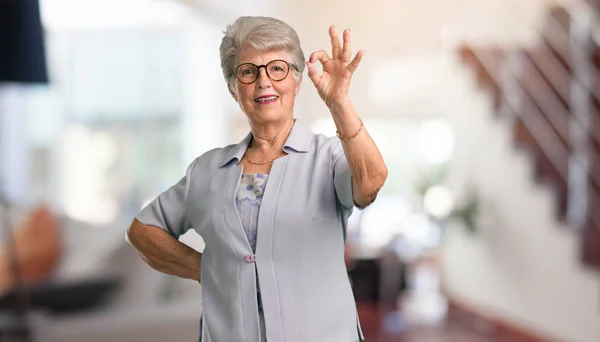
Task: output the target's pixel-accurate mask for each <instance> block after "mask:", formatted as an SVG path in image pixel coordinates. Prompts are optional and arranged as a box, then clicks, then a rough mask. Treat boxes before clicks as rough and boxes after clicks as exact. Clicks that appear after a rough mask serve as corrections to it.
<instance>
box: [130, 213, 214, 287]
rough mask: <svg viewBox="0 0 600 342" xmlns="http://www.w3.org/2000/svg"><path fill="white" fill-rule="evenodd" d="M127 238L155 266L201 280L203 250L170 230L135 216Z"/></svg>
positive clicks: (143, 258)
mask: <svg viewBox="0 0 600 342" xmlns="http://www.w3.org/2000/svg"><path fill="white" fill-rule="evenodd" d="M127 241H128V242H129V244H131V245H132V246H133V247H134V248H135V249H136V250H137V252H138V254H139V255H140V257H141V258H142V260H144V262H145V263H146V264H148V266H150V267H152V268H153V269H155V270H157V271H159V272H163V273H167V274H171V275H174V276H177V277H180V278H186V279H193V280H197V281H200V262H201V260H202V254H201V253H198V252H197V251H196V250H195V249H193V248H191V247H189V246H187V245H186V244H184V243H182V242H180V241H179V240H177V239H176V238H175V237H173V236H172V235H171V234H169V233H168V232H167V231H165V230H162V229H160V228H157V227H153V226H148V225H145V224H142V223H140V222H139V221H138V220H135V219H134V220H133V222H132V223H131V226H130V227H129V229H128V230H127Z"/></svg>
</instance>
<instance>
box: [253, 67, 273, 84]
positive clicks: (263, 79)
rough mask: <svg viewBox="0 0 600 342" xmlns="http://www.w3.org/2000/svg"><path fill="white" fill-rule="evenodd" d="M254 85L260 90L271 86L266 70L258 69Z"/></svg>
mask: <svg viewBox="0 0 600 342" xmlns="http://www.w3.org/2000/svg"><path fill="white" fill-rule="evenodd" d="M256 83H257V84H258V86H259V87H260V88H267V87H270V86H271V79H270V78H269V75H268V74H267V69H265V68H260V69H259V70H258V79H257V80H256Z"/></svg>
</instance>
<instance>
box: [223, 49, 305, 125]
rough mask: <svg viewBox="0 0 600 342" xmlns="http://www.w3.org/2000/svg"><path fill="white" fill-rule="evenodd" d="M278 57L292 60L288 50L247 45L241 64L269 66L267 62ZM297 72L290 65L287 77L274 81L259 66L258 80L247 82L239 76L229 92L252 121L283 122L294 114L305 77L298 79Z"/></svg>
mask: <svg viewBox="0 0 600 342" xmlns="http://www.w3.org/2000/svg"><path fill="white" fill-rule="evenodd" d="M276 59H280V60H284V61H286V62H288V63H291V59H290V56H289V53H288V52H286V51H282V50H275V51H268V52H264V51H258V50H255V49H253V48H251V47H247V48H244V49H243V50H242V54H241V56H240V63H239V64H242V63H253V64H255V65H267V63H269V62H271V61H273V60H276ZM294 71H295V69H293V68H292V67H290V70H289V73H288V75H287V76H286V78H284V79H283V80H281V81H274V80H272V79H271V78H269V76H268V75H267V72H266V68H259V75H258V79H257V80H256V81H254V82H253V83H250V84H244V83H242V82H240V81H239V80H238V79H237V78H236V79H235V80H234V81H233V82H232V83H231V84H230V85H229V91H230V92H231V95H232V96H233V98H234V99H235V100H236V101H237V103H238V104H239V105H240V107H241V108H242V111H243V112H244V113H246V115H247V116H248V118H249V119H250V120H252V121H253V122H255V123H268V122H274V121H281V120H283V119H285V118H286V117H288V116H292V115H293V110H294V100H295V98H296V94H297V93H298V90H299V89H300V84H301V83H302V78H300V79H299V80H298V81H296V79H295V77H294Z"/></svg>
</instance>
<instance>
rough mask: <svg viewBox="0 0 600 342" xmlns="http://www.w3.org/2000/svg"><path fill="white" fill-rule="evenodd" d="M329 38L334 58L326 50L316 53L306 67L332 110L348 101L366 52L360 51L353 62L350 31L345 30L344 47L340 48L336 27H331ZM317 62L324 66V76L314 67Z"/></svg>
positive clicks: (318, 90) (320, 94) (311, 56)
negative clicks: (353, 79)
mask: <svg viewBox="0 0 600 342" xmlns="http://www.w3.org/2000/svg"><path fill="white" fill-rule="evenodd" d="M329 37H330V38H331V48H332V51H331V55H332V57H329V55H328V54H327V52H326V51H325V50H320V51H315V52H313V53H312V54H311V55H310V57H309V59H308V62H307V63H306V65H307V66H308V77H309V78H310V79H311V81H312V82H313V84H314V85H315V87H316V88H317V92H318V93H319V96H321V98H322V99H323V101H325V104H326V105H327V107H329V108H330V109H331V108H332V107H334V106H336V105H340V104H343V103H344V102H346V101H348V90H349V89H350V80H351V78H352V74H353V73H354V71H355V70H356V68H357V67H358V64H359V63H360V60H361V59H362V57H363V55H364V54H365V51H364V50H359V51H358V53H357V54H356V56H355V57H354V59H352V60H351V58H352V49H351V44H350V29H346V30H344V33H343V38H344V45H343V47H342V46H340V40H339V37H338V34H337V32H336V30H335V26H330V27H329ZM316 61H319V62H321V64H322V65H323V74H322V75H319V73H318V71H317V68H316V67H315V66H314V63H315V62H316Z"/></svg>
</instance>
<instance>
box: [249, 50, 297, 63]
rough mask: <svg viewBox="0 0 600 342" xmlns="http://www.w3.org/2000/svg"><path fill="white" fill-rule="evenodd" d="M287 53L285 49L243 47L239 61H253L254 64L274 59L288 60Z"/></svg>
mask: <svg viewBox="0 0 600 342" xmlns="http://www.w3.org/2000/svg"><path fill="white" fill-rule="evenodd" d="M289 55H290V54H289V53H288V52H287V51H285V50H269V51H261V50H257V49H255V48H253V47H245V48H243V49H242V51H241V53H240V63H239V64H242V63H254V64H256V65H261V64H267V63H269V62H270V61H272V60H275V59H283V60H285V61H288V59H289Z"/></svg>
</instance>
